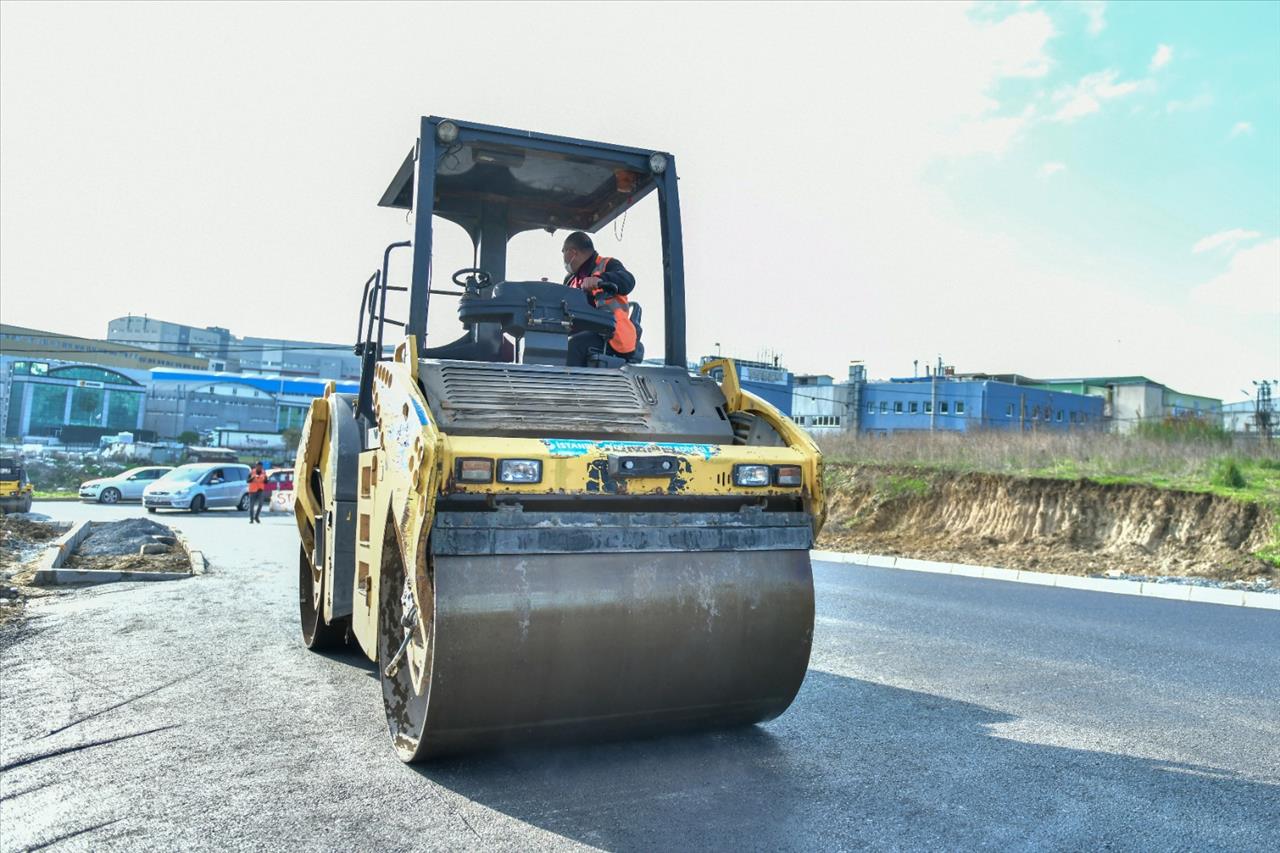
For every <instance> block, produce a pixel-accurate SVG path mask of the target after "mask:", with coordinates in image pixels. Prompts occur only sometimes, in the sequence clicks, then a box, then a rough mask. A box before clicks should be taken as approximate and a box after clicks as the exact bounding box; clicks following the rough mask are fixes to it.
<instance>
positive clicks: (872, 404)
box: [867, 400, 876, 415]
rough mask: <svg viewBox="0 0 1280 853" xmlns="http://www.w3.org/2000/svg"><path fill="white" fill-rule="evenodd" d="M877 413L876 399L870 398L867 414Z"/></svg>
mask: <svg viewBox="0 0 1280 853" xmlns="http://www.w3.org/2000/svg"><path fill="white" fill-rule="evenodd" d="M875 413H876V403H875V400H868V401H867V414H868V415H874V414H875Z"/></svg>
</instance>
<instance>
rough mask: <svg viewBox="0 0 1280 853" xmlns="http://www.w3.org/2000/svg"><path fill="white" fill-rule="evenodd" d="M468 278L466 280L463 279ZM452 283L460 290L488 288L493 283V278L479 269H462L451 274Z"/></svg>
mask: <svg viewBox="0 0 1280 853" xmlns="http://www.w3.org/2000/svg"><path fill="white" fill-rule="evenodd" d="M463 276H468V278H463ZM453 283H454V284H456V285H457V286H458V287H461V288H468V287H472V286H474V287H476V288H481V287H488V286H489V285H490V284H492V283H493V276H491V275H489V274H488V273H487V272H485V271H484V270H482V269H480V268H479V267H463V268H462V269H460V270H458V271H457V272H456V273H454V274H453Z"/></svg>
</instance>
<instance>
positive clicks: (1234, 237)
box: [1191, 228, 1262, 255]
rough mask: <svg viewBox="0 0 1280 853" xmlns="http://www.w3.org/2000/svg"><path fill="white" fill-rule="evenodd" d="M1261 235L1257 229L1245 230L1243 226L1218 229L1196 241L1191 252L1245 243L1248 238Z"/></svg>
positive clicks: (1208, 250)
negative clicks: (1216, 231)
mask: <svg viewBox="0 0 1280 853" xmlns="http://www.w3.org/2000/svg"><path fill="white" fill-rule="evenodd" d="M1261 236H1262V235H1261V234H1259V233H1258V232H1257V231H1246V230H1245V229H1243V228H1232V229H1229V230H1227V231H1219V232H1218V233H1217V234H1210V235H1209V236H1208V237H1203V238H1201V239H1199V240H1197V241H1196V244H1195V245H1194V246H1192V247H1191V252H1192V254H1195V255H1198V254H1200V253H1202V252H1212V251H1213V250H1214V249H1218V248H1221V247H1223V246H1231V247H1232V248H1234V247H1235V245H1236V244H1237V243H1246V242H1248V241H1249V240H1256V239H1258V238H1259V237H1261Z"/></svg>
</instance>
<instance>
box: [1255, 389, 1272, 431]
mask: <svg viewBox="0 0 1280 853" xmlns="http://www.w3.org/2000/svg"><path fill="white" fill-rule="evenodd" d="M1271 384H1272V383H1271V382H1270V381H1268V380H1266V379H1263V380H1262V381H1261V382H1254V383H1253V385H1254V387H1255V388H1257V389H1258V393H1257V394H1256V395H1255V397H1254V400H1253V422H1254V424H1255V425H1256V426H1257V427H1258V434H1259V435H1261V436H1262V439H1263V441H1270V440H1271V429H1272V427H1273V426H1274V425H1275V418H1274V417H1272V415H1273V414H1274V412H1273V411H1272V409H1271Z"/></svg>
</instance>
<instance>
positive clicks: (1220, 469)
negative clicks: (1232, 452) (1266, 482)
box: [1209, 457, 1249, 489]
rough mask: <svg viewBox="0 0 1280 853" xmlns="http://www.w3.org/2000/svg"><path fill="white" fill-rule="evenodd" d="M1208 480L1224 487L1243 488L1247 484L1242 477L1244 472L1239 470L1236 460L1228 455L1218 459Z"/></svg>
mask: <svg viewBox="0 0 1280 853" xmlns="http://www.w3.org/2000/svg"><path fill="white" fill-rule="evenodd" d="M1209 482H1211V483H1212V484H1213V485H1215V486H1221V487H1222V488H1224V489H1243V488H1244V487H1245V486H1248V485H1249V483H1248V481H1247V480H1245V478H1244V474H1242V473H1241V472H1240V466H1239V465H1238V464H1237V463H1236V460H1234V459H1231V458H1230V457H1228V458H1226V459H1219V460H1218V463H1217V465H1215V466H1214V469H1213V476H1212V477H1210V478H1209Z"/></svg>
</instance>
